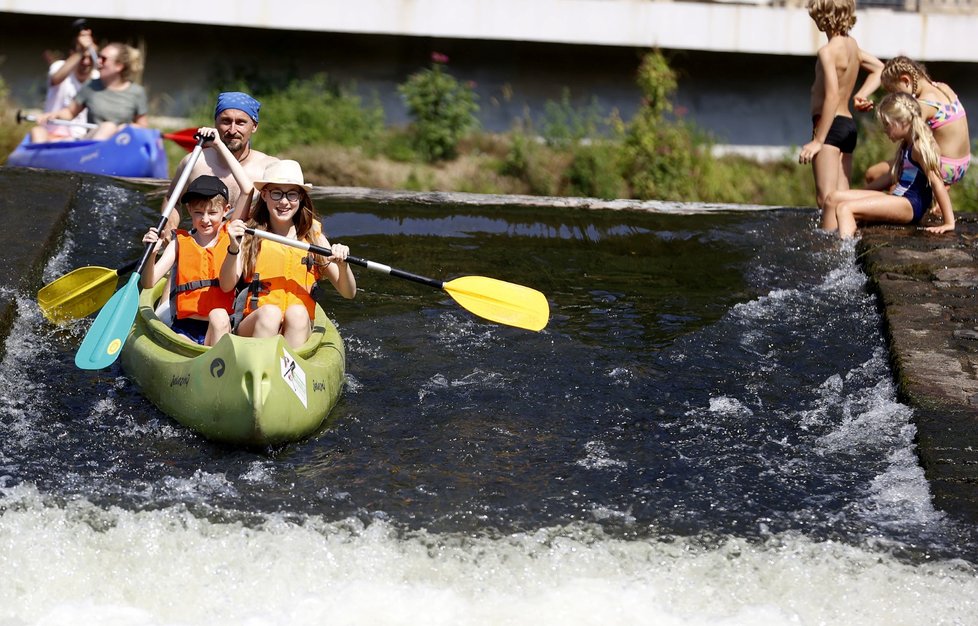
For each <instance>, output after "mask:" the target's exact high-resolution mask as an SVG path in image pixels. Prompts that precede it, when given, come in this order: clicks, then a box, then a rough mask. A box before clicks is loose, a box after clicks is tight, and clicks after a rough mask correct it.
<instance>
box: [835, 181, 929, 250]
mask: <svg viewBox="0 0 978 626" xmlns="http://www.w3.org/2000/svg"><path fill="white" fill-rule="evenodd" d="M828 208H830V209H834V211H835V215H836V223H837V224H838V229H839V237H840V238H842V239H847V238H849V237H852V236H853V235H855V234H856V228H857V225H858V224H859V223H860V222H862V223H879V222H884V223H891V224H909V223H910V222H911V221H912V220H913V207H911V206H910V201H909V200H907V199H906V198H903V197H901V196H892V195H890V194H888V193H884V192H882V191H873V190H871V189H850V190H848V191H838V192H836V193H834V194H832V195H831V197H830V201H829V202H828Z"/></svg>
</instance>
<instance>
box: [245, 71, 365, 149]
mask: <svg viewBox="0 0 978 626" xmlns="http://www.w3.org/2000/svg"><path fill="white" fill-rule="evenodd" d="M255 97H256V98H258V99H259V100H261V102H262V115H261V132H260V135H261V145H262V150H263V151H265V152H271V153H273V154H274V153H278V152H281V151H283V150H285V149H286V148H288V147H291V146H296V145H310V144H316V143H333V144H338V145H341V146H360V147H362V148H364V149H365V150H367V151H368V152H370V150H371V148H372V147H373V146H375V145H376V144H377V141H378V139H379V138H380V136H381V135H382V134H383V131H384V110H383V108H381V106H380V104H379V102H378V101H377V100H376V98H375V99H374V101H373V102H372V103H370V104H369V105H366V106H364V104H363V102H362V101H361V98H360V97H359V96H358V95H356V93H355V88H354V87H353V86H351V87H342V86H340V85H337V84H335V83H333V82H331V81H330V80H329V79H328V77H327V76H326V75H325V74H319V75H316V76H314V77H313V78H312V79H310V80H305V81H293V82H292V83H290V84H289V86H288V87H286V88H285V89H284V90H280V91H275V92H273V93H265V94H259V95H257V96H255Z"/></svg>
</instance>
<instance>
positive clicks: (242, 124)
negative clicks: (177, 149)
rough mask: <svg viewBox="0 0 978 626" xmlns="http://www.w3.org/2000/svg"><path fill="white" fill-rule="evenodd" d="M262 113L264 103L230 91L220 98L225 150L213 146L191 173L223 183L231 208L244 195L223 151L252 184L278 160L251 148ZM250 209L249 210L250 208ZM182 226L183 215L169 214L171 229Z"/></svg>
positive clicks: (217, 120)
mask: <svg viewBox="0 0 978 626" xmlns="http://www.w3.org/2000/svg"><path fill="white" fill-rule="evenodd" d="M260 110H261V103H260V102H259V101H258V100H255V99H254V98H253V97H251V96H250V95H248V94H246V93H242V92H240V91H230V92H224V93H221V94H218V96H217V105H216V106H215V107H214V126H215V127H216V128H217V134H218V137H219V138H220V140H221V143H222V144H224V145H223V146H217V145H216V142H215V144H213V145H211V146H210V148H209V149H205V150H204V151H203V153H202V154H201V157H202V158H199V159H197V162H196V163H195V164H194V169H193V170H192V171H191V173H190V177H191V178H195V177H197V176H202V175H204V174H209V175H211V176H216V177H218V178H220V179H221V180H222V181H224V184H226V185H227V186H228V191H229V193H230V198H231V204H236V202H237V197H238V194H239V193H240V192H241V190H240V186H239V185H238V182H237V180H235V177H234V174H233V172H232V169H231V167H230V165H229V161H228V159H227V157H226V156H225V155H224V154H222V153H221V150H220V149H223V148H227V150H229V151H230V153H231V155H232V156H233V157H234V160H235V161H237V163H239V164H240V165H241V167H242V168H244V171H245V173H246V174H247V175H248V178H249V180H258V179H259V178H261V177H262V175H263V174H264V173H265V168H267V167H269V166H270V165H272V164H273V163H276V162H277V161H278V159H277V158H276V157H273V156H269V155H267V154H265V153H264V152H259V151H258V150H254V149H252V147H251V137H252V135H254V134H255V133H256V132H258V112H259V111H260ZM189 159H190V155H187V156H186V157H184V158H183V160H181V161H180V163H178V164H177V167H176V170H175V171H174V173H173V180H172V181H171V183H170V189H169V190H168V191H167V194H166V197H165V198H163V206H166V203H167V201H168V199H169V196H170V194H172V193H173V185H175V184H176V181H177V180H179V179H180V174H181V173H182V172H183V169H184V168H185V167H186V166H187V162H188V161H189ZM248 208H250V207H248ZM236 217H240V218H241V219H247V218H248V210H247V209H246V210H245V213H244V214H242V215H239V216H236ZM179 224H180V214H179V212H178V211H173V212H172V213H170V225H169V227H168V230H169V229H172V228H176V227H177V226H178V225H179Z"/></svg>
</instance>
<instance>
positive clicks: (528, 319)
mask: <svg viewBox="0 0 978 626" xmlns="http://www.w3.org/2000/svg"><path fill="white" fill-rule="evenodd" d="M442 288H443V289H444V290H445V291H447V292H448V294H449V295H450V296H452V298H454V299H455V301H456V302H458V303H459V304H460V305H462V306H463V307H465V308H466V309H468V310H469V311H471V312H472V313H475V314H476V315H478V316H479V317H484V318H486V319H487V320H492V321H493V322H499V323H500V324H507V325H509V326H516V327H517V328H526V329H527V330H542V329H543V328H544V327H545V326H546V325H547V322H548V321H549V320H550V304H549V303H548V302H547V298H546V296H544V295H543V294H542V293H540V292H539V291H537V290H536V289H530V288H529V287H524V286H523V285H516V284H514V283H507V282H505V281H502V280H496V279H495V278H486V277H484V276H463V277H461V278H456V279H455V280H450V281H448V282H447V283H444V284H443V285H442Z"/></svg>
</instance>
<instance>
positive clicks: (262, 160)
mask: <svg viewBox="0 0 978 626" xmlns="http://www.w3.org/2000/svg"><path fill="white" fill-rule="evenodd" d="M278 161H279V158H278V157H274V156H271V155H268V154H265V153H264V152H259V151H257V150H252V151H251V154H250V155H248V160H247V163H245V164H244V166H245V167H244V169H245V171H246V172H247V173H248V174H249V175H250V176H251V177H252V178H253V179H255V180H257V179H258V178H259V177H260V176H262V175H263V174H264V173H265V168H266V167H268V166H269V165H271V164H272V163H278Z"/></svg>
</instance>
